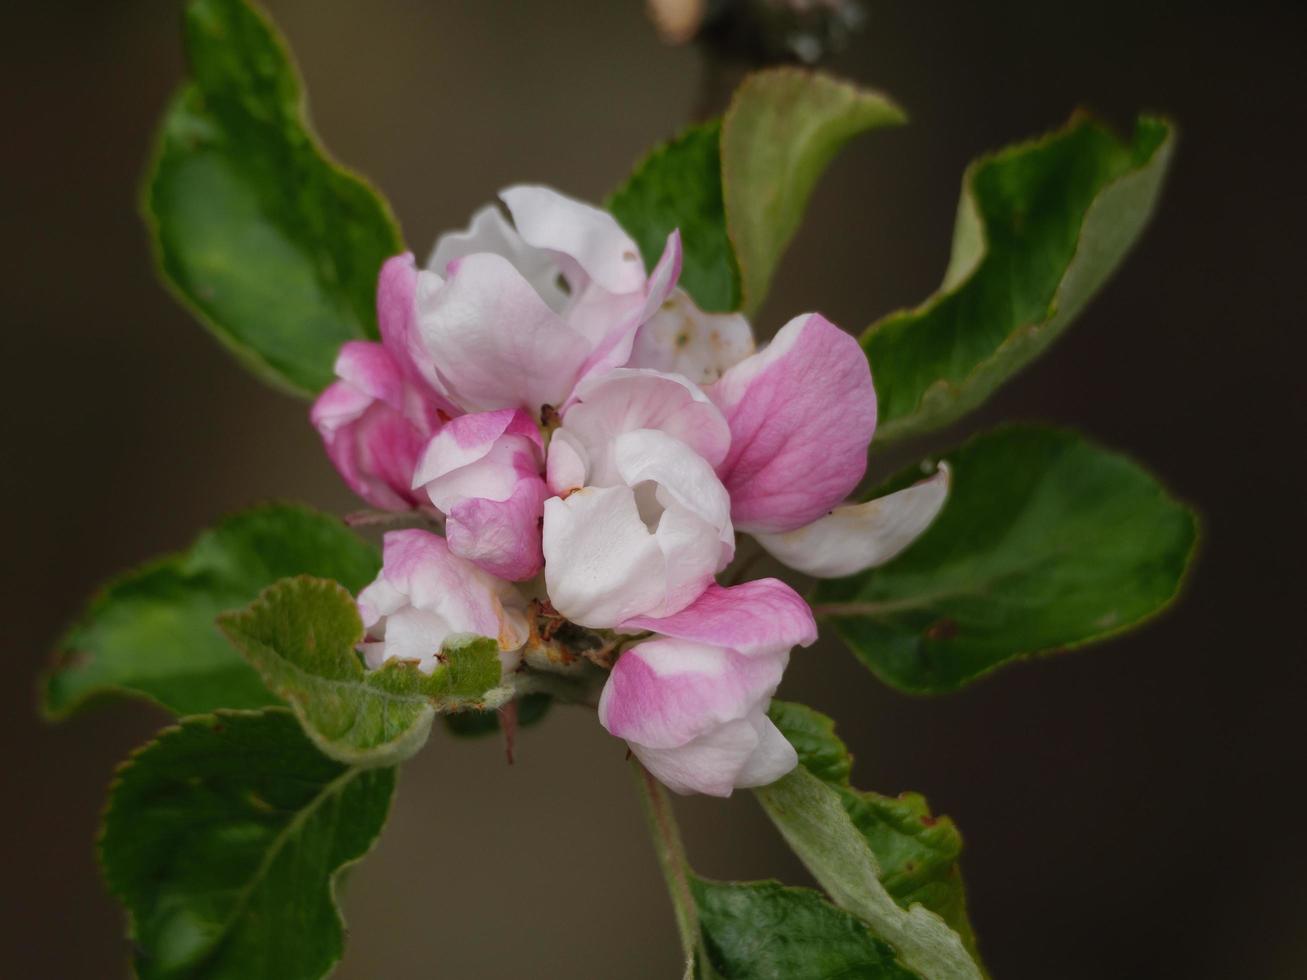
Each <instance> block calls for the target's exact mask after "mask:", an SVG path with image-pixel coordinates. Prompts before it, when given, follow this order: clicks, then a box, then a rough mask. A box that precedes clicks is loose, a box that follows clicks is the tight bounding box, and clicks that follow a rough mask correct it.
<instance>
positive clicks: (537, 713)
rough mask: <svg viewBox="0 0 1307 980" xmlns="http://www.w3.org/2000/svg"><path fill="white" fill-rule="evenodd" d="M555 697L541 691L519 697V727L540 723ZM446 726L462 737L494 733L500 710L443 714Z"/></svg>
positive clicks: (452, 732) (451, 731)
mask: <svg viewBox="0 0 1307 980" xmlns="http://www.w3.org/2000/svg"><path fill="white" fill-rule="evenodd" d="M553 703H554V699H553V698H552V697H551V696H550V695H548V694H543V693H540V692H538V691H537V692H535V693H533V694H524V695H522V696H521V697H520V698H518V699H517V727H518V728H530V727H531V726H532V725H538V724H540V722H541V721H543V720H544V717H545V715H547V714H548V713H549V709H550V707H551V706H552V705H553ZM441 717H442V718H444V719H445V727H446V728H448V729H449V731H450V733H451V734H453V735H457V736H459V737H460V738H476V737H479V736H481V735H493V734H495V733H496V732H498V731H499V712H498V711H459V712H455V713H454V714H446V715H442V716H441Z"/></svg>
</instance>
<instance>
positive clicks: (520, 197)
mask: <svg viewBox="0 0 1307 980" xmlns="http://www.w3.org/2000/svg"><path fill="white" fill-rule="evenodd" d="M499 196H500V198H501V199H502V200H503V202H504V203H505V204H507V205H508V210H509V212H510V213H511V214H512V215H513V224H515V225H516V226H517V231H518V234H520V235H521V236H522V238H523V239H524V240H525V241H526V242H527V244H529V245H532V246H534V247H536V248H541V249H548V250H549V251H551V252H554V253H557V254H559V255H561V256H565V257H567V258H570V259H571V260H572V261H573V262H574V263H575V264H576V266H578V267H579V269H580V270H581V271H582V272H584V273H585V275H586V276H587V277H589V279H591V280H593V281H594V282H595V283H597V284H598V285H599V286H600V287H601V288H603V289H604V290H606V291H607V292H610V293H634V292H637V291H639V290H641V289H643V287H644V283H645V274H644V263H643V262H641V261H640V250H639V248H638V247H637V246H636V244H635V242H633V241H632V240H631V237H630V236H629V235H627V234H626V232H624V231H622V228H621V226H620V225H619V224H618V223H617V220H616V219H615V218H614V217H613V216H612V215H611V214H609V213H608V212H607V211H601V210H599V208H596V207H592V206H591V205H589V204H583V203H582V202H580V201H577V200H574V199H573V198H570V197H566V196H564V195H562V194H559V193H558V192H557V191H555V190H552V189H550V188H548V187H540V186H533V185H525V184H522V185H518V186H516V187H509V188H507V189H506V190H503V191H501V192H500V194H499ZM583 288H584V283H578V282H573V291H574V292H579V291H580V290H581V289H583Z"/></svg>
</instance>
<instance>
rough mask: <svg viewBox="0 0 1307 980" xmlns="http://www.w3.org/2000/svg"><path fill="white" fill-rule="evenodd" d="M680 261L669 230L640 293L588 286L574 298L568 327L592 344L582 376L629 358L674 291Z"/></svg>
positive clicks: (677, 234) (677, 243)
mask: <svg viewBox="0 0 1307 980" xmlns="http://www.w3.org/2000/svg"><path fill="white" fill-rule="evenodd" d="M681 259H682V250H681V233H680V232H679V231H676V230H673V231H672V232H671V234H669V235H668V236H667V244H666V245H665V246H664V247H663V254H662V257H661V258H660V259H659V260H658V264H657V265H656V266H655V267H654V270H653V273H652V274H651V275H650V276H649V280H648V282H647V283H645V286H644V289H643V291H642V292H640V293H626V294H612V293H606V292H604V291H602V290H600V289H599V288H597V287H593V286H592V287H591V288H590V289H588V290H586V292H585V293H583V294H582V295H581V296H579V297H578V298H577V301H576V302H575V303H574V304H573V305H572V307H571V308H570V309H569V310H568V312H567V322H568V325H569V326H571V327H572V328H573V329H575V330H578V331H580V332H581V333H583V334H585V335H586V336H587V337H588V338H590V341H591V343H592V344H593V345H594V350H593V352H592V353H591V354H590V356H589V358H587V359H586V362H585V366H584V367H583V368H582V369H581V376H582V377H591V376H594V375H598V374H603V373H604V372H606V371H609V370H611V369H612V368H616V367H621V366H622V365H623V364H625V363H627V362H628V361H629V360H630V359H631V350H632V347H633V346H634V344H635V338H636V336H637V335H638V333H639V331H640V327H641V325H642V324H644V323H645V321H647V320H648V319H649V318H650V317H651V316H653V315H654V314H655V313H657V312H658V310H659V309H660V308H661V307H662V305H663V303H664V301H665V300H666V299H667V297H668V296H669V295H671V292H672V290H673V289H674V288H675V286H676V280H677V279H679V278H680V276H681Z"/></svg>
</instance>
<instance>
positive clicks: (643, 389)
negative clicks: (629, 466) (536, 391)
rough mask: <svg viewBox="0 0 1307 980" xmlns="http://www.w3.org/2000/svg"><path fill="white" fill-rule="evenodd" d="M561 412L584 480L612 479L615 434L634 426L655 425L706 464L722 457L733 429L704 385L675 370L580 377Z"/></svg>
mask: <svg viewBox="0 0 1307 980" xmlns="http://www.w3.org/2000/svg"><path fill="white" fill-rule="evenodd" d="M574 398H575V401H574V403H573V404H572V406H571V407H570V408H569V409H568V410H567V411H566V413H565V414H564V416H563V429H561V430H560V431H566V432H567V433H568V440H569V441H568V444H567V447H566V448H567V451H568V452H574V451H575V448H576V447H577V446H580V447H583V452H584V454H585V457H586V459H587V461H588V464H589V473H588V474H587V477H586V481H585V482H586V483H588V484H589V485H591V486H608V485H611V484H612V483H614V482H616V480H617V479H618V475H617V472H616V462H615V459H614V455H613V454H614V446H615V445H616V441H617V438H618V437H619V436H621V435H623V434H624V433H627V432H633V431H635V430H637V429H657V430H659V431H661V432H664V433H666V434H667V435H669V436H673V437H675V438H676V439H679V440H680V441H681V442H683V443H685V444H686V445H687V446H689V447H690V448H691V449H693V450H694V451H695V452H696V453H697V454H698V455H699V456H701V457H703V458H704V459H705V460H706V461H707V462H708V463H709V465H710V466H714V467H715V466H717V465H718V464H720V463H721V462H722V460H723V459H725V458H726V453H727V451H728V450H729V448H730V444H731V430H730V427H729V426H728V425H727V424H726V419H725V418H723V417H722V413H721V412H720V411H719V410H718V409H717V406H715V405H714V404H713V403H712V402H711V401H709V399H708V397H707V396H706V395H705V394H704V393H703V390H702V389H701V388H700V387H699V386H698V385H695V384H692V383H691V382H690V381H688V380H687V379H685V378H683V377H681V376H680V375H676V374H662V373H660V372H658V371H651V370H633V369H628V368H618V369H617V370H614V371H609V372H607V373H606V374H601V375H595V376H592V377H589V378H586V379H585V380H583V381H582V382H581V383H580V384H579V385H578V386H577V389H576V394H575V396H574Z"/></svg>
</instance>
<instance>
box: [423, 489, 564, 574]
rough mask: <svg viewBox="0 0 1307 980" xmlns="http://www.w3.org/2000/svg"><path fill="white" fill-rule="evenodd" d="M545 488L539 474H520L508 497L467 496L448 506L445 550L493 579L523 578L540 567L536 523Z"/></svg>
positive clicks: (539, 549) (538, 536)
mask: <svg viewBox="0 0 1307 980" xmlns="http://www.w3.org/2000/svg"><path fill="white" fill-rule="evenodd" d="M547 496H549V492H548V491H547V490H546V489H545V483H544V480H542V479H540V477H539V476H534V477H529V478H525V479H522V480H520V481H519V482H518V484H517V487H516V489H515V490H514V491H513V494H512V496H510V497H509V498H508V499H507V500H489V499H486V498H469V499H466V500H463V501H460V502H459V503H456V504H455V505H454V506H453V507H452V508H451V509H450V511H449V519H448V520H447V521H446V523H445V534H446V535H447V536H448V538H449V548H450V550H451V551H452V552H453V553H454V554H456V555H459V556H461V557H463V558H466V559H467V560H468V561H470V562H473V563H474V564H476V565H477V566H479V567H480V568H482V569H484V570H485V571H487V572H489V573H490V574H491V575H494V576H496V577H497V578H502V579H507V580H508V581H510V582H524V581H526V580H527V579H529V578H533V577H535V576H536V575H537V574H538V573H539V572H540V569H541V568H543V567H544V555H543V553H542V551H541V546H540V522H541V520H542V519H543V514H544V502H545V498H546V497H547Z"/></svg>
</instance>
